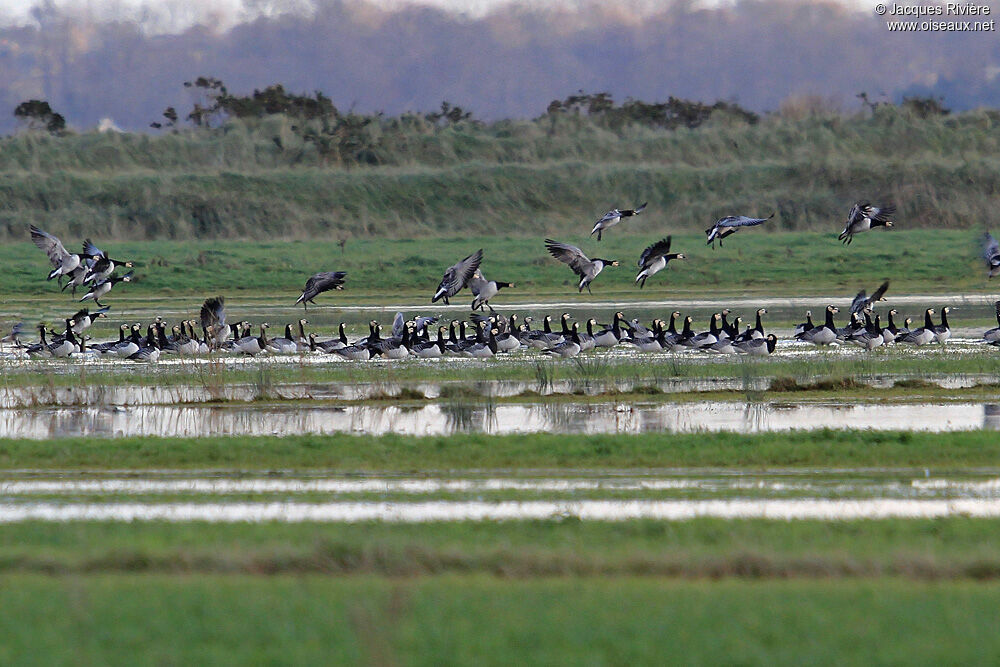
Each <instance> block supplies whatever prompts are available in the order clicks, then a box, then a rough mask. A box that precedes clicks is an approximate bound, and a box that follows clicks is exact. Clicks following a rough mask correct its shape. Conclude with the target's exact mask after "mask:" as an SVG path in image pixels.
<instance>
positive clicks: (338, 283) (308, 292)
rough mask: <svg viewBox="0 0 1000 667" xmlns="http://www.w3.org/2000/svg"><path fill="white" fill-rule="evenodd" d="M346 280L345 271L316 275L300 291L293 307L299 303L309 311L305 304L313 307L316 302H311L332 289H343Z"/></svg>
mask: <svg viewBox="0 0 1000 667" xmlns="http://www.w3.org/2000/svg"><path fill="white" fill-rule="evenodd" d="M346 278H347V272H346V271H325V272H323V273H317V274H316V275H314V276H312V277H311V278H309V280H307V281H306V286H305V288H304V289H303V290H302V294H300V295H299V298H298V299H296V300H295V304H294V305H296V306H297V305H299V304H300V303H301V304H302V307H303V308H304V309H305V310H309V306H308V305H307V304H310V303H311V304H313V305H314V306H315V305H316V302H315V301H313V299H315V298H316V297H317V296H319V295H320V294H322V293H323V292H326V291H329V290H332V289H339V290H342V289H344V280H345V279H346Z"/></svg>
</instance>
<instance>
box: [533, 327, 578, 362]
mask: <svg viewBox="0 0 1000 667" xmlns="http://www.w3.org/2000/svg"><path fill="white" fill-rule="evenodd" d="M579 328H580V325H579V324H578V323H577V322H573V329H572V331H571V332H570V335H569V338H567V339H566V340H564V341H563V342H561V343H559V344H558V345H554V346H552V347H550V348H548V349H545V350H542V354H548V355H553V356H555V355H558V356H560V357H575V356H576V355H578V354H580V333H579Z"/></svg>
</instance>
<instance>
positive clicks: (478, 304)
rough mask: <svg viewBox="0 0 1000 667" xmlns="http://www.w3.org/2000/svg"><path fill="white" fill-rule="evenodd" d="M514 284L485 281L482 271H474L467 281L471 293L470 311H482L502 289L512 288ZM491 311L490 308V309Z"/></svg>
mask: <svg viewBox="0 0 1000 667" xmlns="http://www.w3.org/2000/svg"><path fill="white" fill-rule="evenodd" d="M513 286H514V283H505V282H503V281H501V280H486V278H484V277H483V273H482V271H480V270H479V269H476V270H475V271H474V272H473V274H472V279H471V280H470V281H469V289H470V290H471V291H472V296H473V299H472V310H483V309H484V306H487V305H489V302H490V299H492V298H493V297H495V296H496V295H497V293H498V292H499V291H500V290H501V289H503V288H504V287H513ZM491 309H492V307H491Z"/></svg>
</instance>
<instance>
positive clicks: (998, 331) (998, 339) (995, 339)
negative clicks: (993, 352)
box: [983, 301, 1000, 346]
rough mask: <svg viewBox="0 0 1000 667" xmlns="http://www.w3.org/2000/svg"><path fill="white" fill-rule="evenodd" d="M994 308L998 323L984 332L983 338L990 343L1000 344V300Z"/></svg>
mask: <svg viewBox="0 0 1000 667" xmlns="http://www.w3.org/2000/svg"><path fill="white" fill-rule="evenodd" d="M993 308H994V309H995V310H996V316H997V325H996V326H995V327H994V328H992V329H990V330H988V331H986V332H985V333H984V334H983V340H985V341H986V342H987V343H989V344H990V345H998V346H1000V301H997V302H996V303H995V304H993Z"/></svg>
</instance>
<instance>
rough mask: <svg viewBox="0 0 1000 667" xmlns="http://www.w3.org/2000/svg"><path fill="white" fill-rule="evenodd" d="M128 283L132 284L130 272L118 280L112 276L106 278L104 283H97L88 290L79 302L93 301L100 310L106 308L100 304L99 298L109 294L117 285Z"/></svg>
mask: <svg viewBox="0 0 1000 667" xmlns="http://www.w3.org/2000/svg"><path fill="white" fill-rule="evenodd" d="M128 282H132V271H129V272H128V273H126V274H125V275H124V276H121V277H120V278H118V277H114V276H112V277H111V278H108V279H107V280H105V281H104V282H101V283H97V284H96V285H94V286H93V287H91V288H90V291H89V292H87V293H86V294H84V295H83V298H81V299H80V301H86V300H87V299H93V300H94V303H96V304H97V305H98V306H100V307H101V308H107V306H105V305H104V304H103V303H101V302H100V299H101V297H103V296H104V295H105V294H107V293H108V292H110V291H111V288H112V287H114V286H115V285H117V284H118V283H128Z"/></svg>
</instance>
